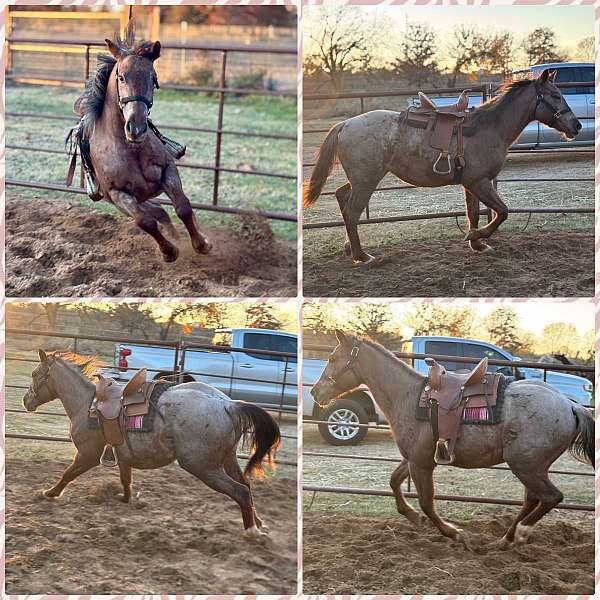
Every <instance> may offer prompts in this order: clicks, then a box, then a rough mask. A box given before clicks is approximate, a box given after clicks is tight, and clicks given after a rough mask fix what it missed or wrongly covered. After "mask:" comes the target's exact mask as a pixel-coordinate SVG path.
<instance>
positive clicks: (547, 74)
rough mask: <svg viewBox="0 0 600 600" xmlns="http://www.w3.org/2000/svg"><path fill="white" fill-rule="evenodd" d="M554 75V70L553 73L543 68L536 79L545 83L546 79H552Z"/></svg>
mask: <svg viewBox="0 0 600 600" xmlns="http://www.w3.org/2000/svg"><path fill="white" fill-rule="evenodd" d="M555 75H556V71H553V73H552V74H551V73H550V69H544V70H543V71H542V74H541V75H540V76H539V77H538V80H539V82H540V83H546V81H548V80H549V81H553V80H554V77H555Z"/></svg>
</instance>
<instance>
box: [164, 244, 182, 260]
mask: <svg viewBox="0 0 600 600" xmlns="http://www.w3.org/2000/svg"><path fill="white" fill-rule="evenodd" d="M162 256H163V260H164V261H165V262H166V263H172V262H175V261H176V260H177V258H178V257H179V250H178V249H177V247H176V246H173V250H172V251H171V252H163V255H162Z"/></svg>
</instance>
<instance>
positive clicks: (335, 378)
mask: <svg viewBox="0 0 600 600" xmlns="http://www.w3.org/2000/svg"><path fill="white" fill-rule="evenodd" d="M359 350H360V345H358V346H354V347H353V348H352V350H350V358H349V359H348V362H347V363H346V364H345V365H344V366H343V367H342V368H341V369H340V370H339V371H338V372H337V373H336V374H335V376H333V375H330V376H328V377H327V379H328V380H329V381H330V382H331V383H332V384H333V385H334V386H335V387H339V386H338V382H339V379H340V377H342V376H343V375H345V374H346V373H347V372H348V371H352V372H353V373H354V374H355V375H356V371H355V370H354V363H355V362H356V359H357V358H358V351H359Z"/></svg>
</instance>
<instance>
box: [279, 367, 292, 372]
mask: <svg viewBox="0 0 600 600" xmlns="http://www.w3.org/2000/svg"><path fill="white" fill-rule="evenodd" d="M281 370H282V371H285V372H286V373H291V372H292V371H293V370H294V368H293V367H284V368H283V369H281Z"/></svg>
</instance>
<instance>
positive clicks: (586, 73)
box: [577, 67, 594, 94]
mask: <svg viewBox="0 0 600 600" xmlns="http://www.w3.org/2000/svg"><path fill="white" fill-rule="evenodd" d="M579 72H580V74H581V79H579V81H594V67H579ZM577 90H578V91H579V90H582V91H581V92H580V93H582V94H593V93H594V86H593V85H590V86H589V87H582V88H577Z"/></svg>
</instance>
